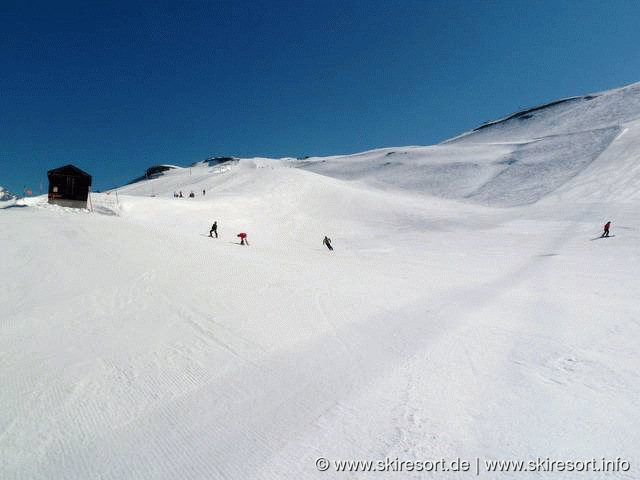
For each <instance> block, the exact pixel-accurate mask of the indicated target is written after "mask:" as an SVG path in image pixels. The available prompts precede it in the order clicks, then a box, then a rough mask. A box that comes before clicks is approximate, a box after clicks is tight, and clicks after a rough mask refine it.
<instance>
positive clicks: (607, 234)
mask: <svg viewBox="0 0 640 480" xmlns="http://www.w3.org/2000/svg"><path fill="white" fill-rule="evenodd" d="M610 228H611V222H607V223H605V224H604V231H603V232H602V235H601V236H600V238H602V237H608V236H609V229H610Z"/></svg>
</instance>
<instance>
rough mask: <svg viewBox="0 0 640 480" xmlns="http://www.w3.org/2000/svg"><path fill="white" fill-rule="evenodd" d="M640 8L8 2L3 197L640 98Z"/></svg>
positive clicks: (446, 133)
mask: <svg viewBox="0 0 640 480" xmlns="http://www.w3.org/2000/svg"><path fill="white" fill-rule="evenodd" d="M639 25H640V2H637V1H636V0H618V1H613V2H612V1H606V0H603V1H595V0H573V1H567V0H535V1H528V0H522V1H519V0H493V1H492V0H484V1H482V0H477V1H475V0H467V1H463V0H459V1H454V0H439V1H436V0H431V1H429V0H424V1H410V0H406V1H402V0H396V1H394V0H385V1H378V0H363V1H352V0H339V1H335V2H334V1H332V0H319V1H304V0H300V1H293V0H292V1H275V0H274V1H261V0H246V1H245V0H242V1H241V0H237V1H231V0H224V1H219V0H202V1H187V2H167V1H163V0H160V1H158V0H153V1H138V0H131V1H118V0H109V1H102V0H98V1H93V0H92V1H86V0H84V1H82V2H70V1H64V0H63V1H61V2H51V1H49V0H47V1H46V2H34V1H31V0H19V1H16V0H8V1H7V0H3V1H2V2H0V185H2V186H5V187H7V188H8V189H10V190H12V191H14V192H16V193H21V192H22V190H23V188H24V187H25V186H27V187H30V188H32V189H33V190H34V192H37V191H38V190H39V188H40V184H42V185H43V186H44V188H45V189H46V188H47V181H46V172H47V170H49V169H51V168H55V167H58V166H61V165H65V164H68V163H73V164H75V165H77V166H78V167H80V168H82V169H84V170H86V171H88V172H89V173H91V174H92V175H93V177H94V189H95V190H103V189H107V188H111V187H114V186H117V185H122V184H124V183H126V182H127V181H129V180H132V179H133V178H135V177H137V176H139V175H141V174H142V173H143V172H144V170H145V169H146V168H147V167H148V166H151V165H154V164H157V163H172V164H177V165H183V166H186V165H188V164H190V163H192V162H194V161H197V160H202V159H205V158H206V157H209V156H213V155H234V156H243V157H246V156H269V157H283V156H305V155H331V154H346V153H354V152H359V151H364V150H368V149H372V148H376V147H385V146H405V145H430V144H434V143H438V142H440V141H442V140H445V139H447V138H450V137H452V136H455V135H457V134H459V133H461V132H463V131H466V130H469V129H471V128H474V127H476V126H478V125H479V124H481V123H482V122H484V121H486V120H491V119H496V118H499V117H502V116H504V115H507V114H509V113H513V112H515V111H517V110H519V109H521V108H525V107H531V106H535V105H538V104H541V103H544V102H548V101H551V100H555V99H558V98H561V97H566V96H572V95H580V94H585V93H590V92H596V91H601V90H607V89H610V88H614V87H619V86H623V85H626V84H629V83H633V82H636V81H640V28H639Z"/></svg>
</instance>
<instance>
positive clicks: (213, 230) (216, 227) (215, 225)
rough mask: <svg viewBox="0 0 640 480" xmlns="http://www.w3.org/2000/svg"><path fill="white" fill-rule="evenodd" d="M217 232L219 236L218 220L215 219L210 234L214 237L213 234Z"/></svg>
mask: <svg viewBox="0 0 640 480" xmlns="http://www.w3.org/2000/svg"><path fill="white" fill-rule="evenodd" d="M214 233H215V234H216V238H218V222H217V221H215V222H213V225H211V230H210V231H209V236H210V237H213V234H214Z"/></svg>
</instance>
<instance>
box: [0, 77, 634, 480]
mask: <svg viewBox="0 0 640 480" xmlns="http://www.w3.org/2000/svg"><path fill="white" fill-rule="evenodd" d="M633 88H634V87H630V89H627V90H625V89H622V90H620V91H614V92H611V93H607V94H602V95H600V96H598V97H597V98H596V97H594V98H593V99H588V100H580V99H576V100H573V101H571V102H564V103H558V104H554V105H552V106H549V107H545V108H540V109H538V110H532V111H531V112H529V113H527V115H522V116H520V117H514V118H513V119H511V118H509V119H505V120H503V121H500V122H496V123H495V125H494V126H492V127H487V128H485V129H481V130H478V131H477V132H473V133H471V134H470V135H468V136H462V137H461V138H459V139H455V140H454V141H452V142H451V143H448V144H443V145H441V146H434V147H408V148H406V149H381V150H377V151H373V152H365V153H363V154H359V155H353V156H349V157H332V158H327V159H310V160H309V161H307V162H305V163H304V168H295V167H297V166H298V164H297V163H296V162H295V161H292V160H282V161H276V160H267V159H249V160H240V161H239V162H234V163H232V164H230V165H227V166H224V168H223V167H220V166H217V167H208V166H206V165H200V166H197V167H193V168H192V169H191V171H190V172H188V171H187V169H180V170H177V171H175V172H170V173H169V174H167V175H165V176H161V177H159V178H157V179H155V180H152V181H150V182H142V183H139V184H133V185H129V186H127V187H123V188H122V189H121V190H120V192H119V195H120V200H119V201H118V202H115V201H114V200H113V195H105V194H101V195H100V194H96V195H94V199H93V201H94V203H95V207H96V208H95V212H96V213H93V214H91V213H89V212H87V211H81V210H72V209H65V208H58V207H54V206H50V205H47V204H46V203H44V202H46V199H43V198H35V199H29V200H21V201H19V202H23V204H25V205H27V208H9V209H6V210H0V247H1V248H0V257H1V258H0V259H1V262H0V268H1V270H0V278H2V283H1V284H0V365H1V367H0V405H1V407H0V477H1V478H3V479H53V478H65V479H88V478H114V479H115V478H158V479H160V478H166V479H175V478H184V479H201V478H202V479H204V478H207V479H209V478H216V479H240V478H256V479H259V478H264V479H281V478H291V479H294V478H295V479H298V478H316V477H317V478H352V477H353V478H355V477H358V478H370V477H378V476H379V477H380V478H382V477H383V476H384V477H389V478H424V476H425V473H424V472H422V473H418V472H406V471H405V472H385V473H382V472H378V473H377V474H374V473H363V472H358V473H356V472H352V473H348V472H340V473H337V472H336V471H335V469H334V468H333V466H331V467H330V469H329V471H328V472H320V471H318V470H317V468H316V463H315V462H316V459H318V458H320V457H323V458H327V459H329V460H330V461H335V460H370V461H374V462H375V461H380V460H385V459H386V458H390V459H395V458H398V459H400V460H405V461H426V460H432V461H437V460H440V459H441V458H445V459H451V460H453V459H455V458H458V457H459V458H461V459H463V460H468V461H470V462H472V464H473V465H474V466H475V464H476V463H475V462H476V459H478V461H479V462H480V461H481V460H482V461H484V460H485V459H486V460H491V459H495V460H524V461H528V460H532V459H536V458H538V457H541V458H547V457H548V458H550V459H552V460H557V461H588V460H591V459H593V458H595V459H601V458H603V457H606V458H608V459H611V460H615V459H616V458H618V457H620V458H622V459H623V460H625V461H627V462H629V463H630V464H631V467H632V468H631V470H630V471H628V472H616V473H606V472H590V474H586V473H574V476H576V475H584V476H585V478H612V476H614V477H615V478H621V479H631V478H637V468H638V465H640V457H639V456H638V453H637V451H636V450H637V449H636V447H635V444H636V443H637V442H635V439H636V437H637V432H638V426H639V425H640V416H639V412H640V408H639V407H640V405H639V401H638V398H640V395H639V394H640V391H639V390H640V389H639V387H638V385H640V381H639V380H640V378H638V374H637V372H636V370H637V365H638V364H640V358H639V357H640V355H639V353H638V352H639V349H638V347H637V343H638V341H637V340H638V335H639V334H640V308H639V307H638V303H637V300H636V298H637V292H636V289H637V288H636V284H637V281H636V280H637V279H638V273H637V272H638V271H640V269H639V268H638V267H639V266H640V265H639V263H640V260H639V259H640V240H638V238H637V235H636V225H638V222H639V221H640V215H639V214H638V213H637V199H638V197H637V191H638V188H637V186H638V185H640V179H638V178H636V177H637V175H636V174H637V172H638V168H637V161H638V157H637V146H638V145H639V144H640V124H638V123H637V121H634V120H633V119H632V118H631V114H630V113H629V111H630V108H631V107H629V106H628V105H635V103H634V102H633V101H632V100H633V98H635V97H633V98H631V97H630V95H631V93H630V92H631V91H633ZM630 98H631V100H630ZM605 101H609V102H610V105H613V106H612V107H611V108H612V109H613V110H616V109H618V110H616V111H619V112H621V113H620V115H622V114H624V115H623V120H624V121H623V123H622V124H621V125H613V124H605V123H602V122H604V120H601V122H600V123H598V124H595V123H594V124H591V125H590V128H589V129H585V128H583V127H584V125H588V124H587V123H585V121H584V119H582V120H581V122H579V124H580V126H581V129H579V130H573V131H572V130H571V129H570V128H569V127H568V125H570V122H573V121H574V116H573V115H572V114H571V112H572V111H574V110H571V109H578V110H580V109H585V108H587V107H589V108H590V109H592V110H593V111H594V112H596V113H598V112H600V113H598V115H600V117H598V118H603V119H607V121H610V117H609V116H607V115H601V114H602V111H603V109H604V107H605V106H606V103H605ZM594 102H595V103H594ZM615 102H622V103H615ZM623 104H624V107H622V106H620V105H623ZM568 109H569V110H568ZM576 111H577V110H576ZM585 111H586V112H587V113H588V112H589V111H591V110H589V109H587V110H585ZM574 113H575V112H574ZM585 114H586V113H585ZM554 115H555V116H556V117H554ZM524 117H526V118H524ZM554 118H555V120H554ZM558 119H560V120H558ZM514 122H515V123H514ZM553 122H555V124H554V125H555V126H556V127H557V128H558V130H559V131H560V133H561V134H560V135H557V136H554V138H547V139H546V140H545V141H542V142H541V141H540V133H541V132H542V131H543V127H544V126H548V124H549V123H553ZM562 122H565V123H562ZM567 122H568V123H567ZM512 124H515V126H512V127H510V126H509V125H512ZM522 126H525V127H527V128H521V127H522ZM563 129H564V130H563ZM614 130H615V132H620V133H617V136H615V138H614V137H613V136H611V132H613V131H614ZM496 132H497V133H496ZM585 132H586V133H585ZM601 135H603V136H601ZM474 139H475V140H474ZM500 139H502V141H500ZM480 140H481V141H480ZM474 141H475V142H476V143H474ZM572 141H575V142H580V143H581V145H580V148H577V147H576V148H572V147H571V144H570V143H569V144H566V143H565V144H563V146H562V148H561V149H558V150H556V152H558V151H560V152H563V156H570V155H571V152H576V153H575V155H576V158H566V159H564V160H563V161H562V162H561V163H560V164H558V165H554V167H553V168H554V169H556V170H555V171H554V172H555V173H553V174H549V172H550V170H549V169H548V168H547V167H548V165H546V164H545V161H537V162H536V161H532V159H531V158H529V157H527V155H530V154H531V152H534V153H535V154H536V155H537V154H540V153H541V152H542V153H543V154H544V155H547V154H549V155H551V153H550V152H551V151H553V150H554V149H555V147H554V142H572ZM482 142H485V143H484V144H483V143H482ZM558 145H559V144H558ZM463 152H466V153H469V154H470V155H471V156H472V157H473V160H472V161H471V162H470V163H471V164H474V165H476V166H475V167H472V168H467V167H465V166H462V164H455V162H457V161H458V160H459V158H460V155H461V154H462V153H463ZM554 155H555V154H554ZM578 156H580V157H581V158H577V157H578ZM582 157H584V158H582ZM514 158H515V159H516V160H517V162H520V161H526V162H529V163H528V165H529V167H528V169H522V168H520V169H513V170H512V174H510V175H512V177H511V178H512V179H513V181H514V182H521V183H519V185H520V186H521V187H522V188H520V189H518V188H515V189H514V190H510V191H509V192H507V186H506V184H500V185H497V184H495V183H492V182H493V180H492V179H495V178H497V176H499V175H501V173H500V172H504V171H506V170H505V169H506V168H508V166H509V162H506V163H505V161H506V160H509V159H514ZM554 158H556V157H554ZM558 158H559V157H558ZM547 160H548V159H547ZM565 160H566V161H565ZM393 162H400V163H404V164H406V165H408V167H407V168H406V169H405V170H404V172H405V173H404V174H403V173H402V172H403V168H402V166H401V165H398V164H395V165H394V164H393ZM452 162H453V164H455V165H453V164H452ZM452 165H453V166H452ZM343 167H344V168H343ZM525 170H526V175H525V177H526V178H525V177H521V174H522V173H523V172H525ZM425 172H429V175H427V176H425V175H424V173H425ZM318 173H323V174H325V175H318ZM389 173H390V175H389V176H388V177H387V178H385V175H386V174H389ZM457 173H460V174H461V176H460V177H457V180H456V182H457V183H456V185H455V187H451V186H447V183H448V182H449V180H450V179H451V178H453V177H455V176H456V174H457ZM326 175H333V176H334V177H336V178H334V177H329V176H326ZM452 175H453V177H452ZM536 175H539V176H538V177H536ZM536 178H539V179H540V180H539V181H540V182H541V184H537V183H536V181H535V179H536ZM548 180H549V181H551V182H552V183H553V182H555V183H553V185H552V186H553V188H550V187H549V186H550V185H551V184H549V183H546V182H547V181H548ZM492 185H493V186H492ZM496 185H497V186H496ZM494 187H495V188H494ZM203 189H206V191H207V194H206V195H205V196H202V195H201V192H202V190H203ZM179 190H182V191H183V194H187V192H190V191H194V192H198V195H197V196H196V198H194V199H189V198H182V199H176V198H173V192H175V191H179ZM472 192H476V193H475V194H472ZM478 192H482V195H479V194H478ZM433 193H438V194H440V196H441V198H436V197H433V196H430V195H429V194H433ZM150 195H154V196H155V197H149V196H150ZM483 195H484V196H483ZM473 199H475V201H477V202H480V203H488V204H490V205H512V206H511V207H510V208H494V207H486V206H481V205H477V204H473V203H470V201H471V200H473ZM532 199H534V200H535V201H534V202H533V203H532V201H531V200H532ZM487 200H488V201H487ZM213 220H217V221H218V225H219V230H218V231H219V234H220V238H218V239H212V238H206V235H207V234H208V230H209V227H210V225H211V223H212V222H213ZM607 220H612V221H613V233H614V234H616V236H615V238H611V239H608V240H605V241H602V242H591V241H590V239H592V238H594V236H597V235H599V233H600V229H601V225H602V224H603V223H604V222H605V221H607ZM239 231H247V232H248V234H249V237H248V238H249V242H250V243H251V246H249V247H240V246H238V245H237V238H236V234H237V233H238V232H239ZM325 234H327V235H329V236H330V237H331V238H332V239H333V241H334V246H335V251H333V252H329V251H328V250H327V249H326V248H324V247H323V245H322V243H321V240H322V238H323V236H324V235H325ZM565 473H566V472H565ZM433 475H434V476H435V477H436V478H452V479H453V478H470V477H473V476H476V475H475V472H474V473H473V474H472V473H471V472H469V473H455V472H440V474H433ZM528 475H530V476H535V477H536V478H574V477H573V476H571V475H565V474H563V473H561V472H539V473H532V472H529V473H528ZM478 477H479V478H519V477H516V476H514V474H513V473H511V474H508V473H503V474H498V473H489V472H480V475H478Z"/></svg>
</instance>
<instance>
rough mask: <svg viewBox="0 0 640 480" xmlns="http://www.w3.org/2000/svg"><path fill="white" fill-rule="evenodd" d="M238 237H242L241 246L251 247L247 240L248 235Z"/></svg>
mask: <svg viewBox="0 0 640 480" xmlns="http://www.w3.org/2000/svg"><path fill="white" fill-rule="evenodd" d="M238 236H239V237H240V245H249V240H247V234H246V233H244V232H242V233H239V234H238Z"/></svg>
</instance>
